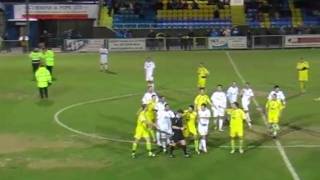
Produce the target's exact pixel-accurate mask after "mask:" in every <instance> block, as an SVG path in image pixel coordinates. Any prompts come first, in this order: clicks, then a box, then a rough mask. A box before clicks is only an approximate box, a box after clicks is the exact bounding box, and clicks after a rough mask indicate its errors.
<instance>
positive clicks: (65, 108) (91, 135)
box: [54, 93, 320, 149]
mask: <svg viewBox="0 0 320 180" xmlns="http://www.w3.org/2000/svg"><path fill="white" fill-rule="evenodd" d="M136 95H139V94H138V93H136V94H126V95H120V96H113V97H107V98H100V99H94V100H88V101H84V102H79V103H75V104H71V105H69V106H66V107H64V108H62V109H60V110H59V111H57V112H56V113H55V114H54V120H55V122H56V123H57V124H58V125H60V126H61V127H63V128H65V129H67V130H69V131H71V132H73V133H76V134H79V135H82V136H86V137H90V138H94V139H100V140H107V141H113V142H120V143H132V142H133V141H131V140H126V139H116V138H109V137H105V136H101V135H97V134H93V133H87V132H83V131H80V130H77V129H74V128H72V127H70V126H68V125H66V124H64V123H63V122H61V120H60V118H59V116H60V115H61V114H62V113H63V112H65V111H67V110H70V109H72V108H75V107H78V106H83V105H86V104H92V103H97V102H103V101H111V100H117V99H122V98H127V97H132V96H136ZM283 147H285V148H320V144H319V145H315V144H309V145H306V144H294V145H285V146H283ZM218 148H230V146H226V145H222V146H218ZM247 148H249V149H254V148H266V149H270V148H277V147H276V146H268V145H261V146H256V145H249V146H247Z"/></svg>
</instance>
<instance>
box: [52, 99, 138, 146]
mask: <svg viewBox="0 0 320 180" xmlns="http://www.w3.org/2000/svg"><path fill="white" fill-rule="evenodd" d="M139 94H140V93H135V94H126V95H120V96H113V97H108V98H100V99H94V100H89V101H84V102H79V103H76V104H71V105H69V106H66V107H64V108H62V109H60V110H59V111H57V112H56V113H55V114H54V120H55V122H56V123H58V124H59V125H60V126H62V127H63V128H65V129H67V130H69V131H71V132H73V133H76V134H80V135H83V136H87V137H91V138H96V139H101V140H108V141H114V142H123V143H132V141H130V140H124V139H115V138H108V137H103V136H99V135H96V134H92V133H87V132H83V131H79V130H77V129H74V128H72V127H70V126H67V125H66V124H64V123H62V122H61V121H60V119H59V115H60V114H61V113H63V112H64V111H66V110H68V109H71V108H74V107H78V106H83V105H86V104H92V103H97V102H102V101H111V100H116V99H121V98H127V97H132V96H137V95H139Z"/></svg>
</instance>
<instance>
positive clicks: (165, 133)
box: [156, 104, 175, 152]
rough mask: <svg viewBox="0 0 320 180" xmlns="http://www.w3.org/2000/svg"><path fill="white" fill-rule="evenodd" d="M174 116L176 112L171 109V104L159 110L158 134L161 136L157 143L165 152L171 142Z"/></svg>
mask: <svg viewBox="0 0 320 180" xmlns="http://www.w3.org/2000/svg"><path fill="white" fill-rule="evenodd" d="M174 117H175V115H174V112H173V111H171V110H170V106H169V104H165V106H164V110H163V111H158V112H157V122H156V124H157V129H158V131H157V136H159V139H158V142H157V144H158V145H159V147H161V149H162V151H163V152H166V151H167V146H168V144H169V143H170V135H171V134H172V128H171V119H172V118H174Z"/></svg>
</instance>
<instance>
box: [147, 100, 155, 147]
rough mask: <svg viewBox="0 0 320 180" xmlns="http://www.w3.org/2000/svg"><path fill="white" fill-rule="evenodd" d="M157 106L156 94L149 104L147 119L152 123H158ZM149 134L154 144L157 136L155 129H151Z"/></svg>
mask: <svg viewBox="0 0 320 180" xmlns="http://www.w3.org/2000/svg"><path fill="white" fill-rule="evenodd" d="M156 104H157V96H156V95H155V94H154V95H152V96H151V101H150V102H149V103H148V104H147V110H146V117H147V120H148V121H150V123H155V122H156V114H155V113H156V109H155V107H156ZM149 133H150V136H151V138H152V141H153V142H156V135H155V131H154V128H153V127H149Z"/></svg>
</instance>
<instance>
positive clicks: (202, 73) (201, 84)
mask: <svg viewBox="0 0 320 180" xmlns="http://www.w3.org/2000/svg"><path fill="white" fill-rule="evenodd" d="M197 74H198V88H205V87H206V83H207V77H208V76H209V74H210V73H209V71H208V69H207V68H206V67H204V65H203V63H200V65H199V67H198V70H197Z"/></svg>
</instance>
